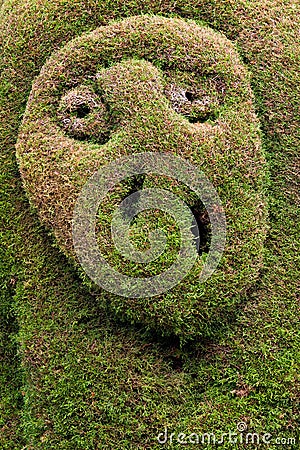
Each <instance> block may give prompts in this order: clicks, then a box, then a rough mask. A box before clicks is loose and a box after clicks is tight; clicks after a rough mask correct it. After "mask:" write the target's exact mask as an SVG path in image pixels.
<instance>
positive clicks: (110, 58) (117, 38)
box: [17, 16, 266, 337]
mask: <svg viewBox="0 0 300 450" xmlns="http://www.w3.org/2000/svg"><path fill="white" fill-rule="evenodd" d="M141 152H165V153H170V154H174V155H177V156H180V157H182V158H185V159H186V160H187V161H189V162H191V163H193V164H194V165H197V166H198V167H199V168H200V169H201V171H202V172H204V173H205V175H206V176H207V178H208V179H209V180H210V181H211V183H212V184H213V185H214V187H215V188H216V190H217V192H218V194H219V197H220V198H221V200H222V203H223V206H224V210H225V213H226V220H227V227H228V228H227V246H226V249H225V252H224V255H223V259H222V263H221V264H220V266H219V268H218V270H216V271H215V272H214V274H213V276H212V277H211V278H210V279H209V280H207V281H206V282H205V283H201V282H199V274H200V273H201V269H202V267H203V262H204V260H205V256H206V254H207V251H208V248H209V239H210V224H209V220H208V217H207V214H206V211H205V208H204V207H203V205H202V204H201V202H199V200H198V199H197V198H195V196H194V195H193V193H191V192H189V190H188V189H187V188H186V187H185V186H184V185H182V184H181V183H179V182H178V181H177V180H174V179H173V178H172V179H170V178H169V177H158V176H157V175H155V174H152V175H147V176H140V177H135V178H131V179H128V180H127V181H125V182H122V183H120V184H119V185H118V186H116V188H115V190H114V191H113V192H111V195H109V196H107V198H106V199H105V200H104V202H103V203H102V205H101V207H100V208H99V214H98V224H97V237H98V242H99V246H100V249H101V251H102V253H103V254H104V255H105V256H106V258H107V259H108V260H109V261H110V263H111V264H112V265H114V267H115V268H116V269H117V270H119V271H120V272H122V273H125V274H128V275H130V276H132V277H135V276H141V275H143V276H151V275H155V274H157V273H158V272H159V271H161V270H164V269H165V268H166V267H169V266H170V265H171V264H172V262H173V261H174V260H175V258H176V254H177V252H178V246H179V233H178V228H177V227H176V223H174V221H172V218H170V217H168V215H167V214H165V213H162V212H160V211H156V210H155V211H153V212H152V214H149V212H148V213H147V214H145V213H142V214H140V215H138V216H137V218H136V220H135V221H134V222H133V224H132V236H131V237H132V240H133V242H134V243H135V245H136V246H137V248H139V249H141V250H147V248H148V247H149V241H148V240H147V236H148V233H149V231H151V230H153V229H155V228H156V227H161V228H163V229H164V230H165V231H167V235H168V240H167V246H166V252H165V253H164V254H163V255H161V256H160V257H159V258H158V259H156V260H155V261H154V262H150V263H149V264H145V265H141V264H138V263H136V262H129V263H128V261H125V260H124V258H123V257H122V256H121V255H120V254H119V253H118V251H117V250H116V249H115V248H114V245H113V241H112V239H111V236H110V222H111V214H112V213H113V211H114V209H115V208H116V205H117V204H118V203H120V201H122V200H123V199H124V198H125V197H126V196H127V195H128V194H131V193H132V192H134V191H136V190H138V189H141V188H152V187H158V186H159V187H161V188H164V189H169V190H171V191H172V192H173V193H175V194H176V195H177V196H179V197H180V198H181V199H183V200H184V201H185V202H186V203H187V204H188V205H189V206H190V208H191V209H192V211H194V212H195V216H196V218H197V221H198V225H199V227H200V231H201V233H202V236H201V237H202V238H203V239H202V242H201V243H200V248H199V256H198V261H197V262H196V264H195V267H194V270H193V271H192V272H191V273H190V274H189V275H188V276H187V277H186V278H185V280H184V282H181V283H180V284H178V286H176V287H175V288H173V289H172V290H170V291H168V292H167V293H165V294H163V295H161V296H157V297H155V298H151V299H150V298H146V299H130V298H125V299H124V298H120V297H118V296H115V295H110V294H107V295H106V298H109V305H110V307H111V308H112V309H113V310H114V311H115V312H117V313H118V314H119V315H120V316H121V317H126V318H127V319H129V320H131V321H133V322H142V323H146V324H147V325H149V326H150V327H156V328H158V329H160V330H162V331H163V332H164V333H166V334H169V333H176V334H178V335H180V336H183V337H187V336H194V335H196V334H201V333H202V332H203V330H204V328H205V323H206V322H207V321H208V320H211V319H212V318H213V319H214V320H217V317H218V314H222V310H223V311H224V309H225V308H227V307H229V306H230V307H232V306H233V305H235V304H237V303H238V301H239V300H240V299H241V296H242V295H243V294H244V293H245V291H246V290H247V289H248V288H249V287H250V285H251V284H252V283H253V282H254V281H255V279H256V277H257V274H258V271H259V268H260V264H261V255H262V249H263V241H264V237H265V231H266V219H265V205H264V200H263V196H262V190H263V180H264V177H263V174H264V157H263V154H262V150H261V145H260V138H259V127H258V122H257V120H256V116H255V113H254V108H253V104H252V93H251V89H250V85H249V80H248V77H247V74H246V72H245V70H244V67H243V66H242V64H241V62H240V60H239V57H238V55H237V53H236V51H235V49H234V47H233V46H232V44H231V43H230V41H228V40H227V39H226V38H225V37H223V36H221V35H219V34H217V33H216V32H214V31H212V30H211V29H209V28H207V27H200V26H198V25H196V24H195V23H194V22H185V21H182V20H179V19H165V18H162V17H145V16H144V17H133V18H130V19H126V20H124V21H122V22H118V23H113V24H111V25H109V26H107V27H101V28H98V29H97V30H95V31H94V32H92V33H90V34H86V35H83V36H82V37H80V38H78V39H75V40H73V41H71V42H70V43H69V44H68V45H67V46H65V47H64V48H63V49H62V50H61V51H59V52H57V53H55V54H54V55H53V56H52V57H51V58H50V60H49V61H48V62H47V63H46V65H45V66H44V67H43V69H42V71H41V74H40V76H39V77H38V78H37V79H36V81H35V83H34V85H33V88H32V92H31V95H30V98H29V101H28V105H27V110H26V113H25V116H24V120H23V125H22V128H21V131H20V135H19V141H18V145H17V155H18V159H19V164H20V168H21V173H22V176H23V179H24V185H25V189H26V191H27V192H28V195H29V197H30V199H31V201H32V204H33V205H35V206H36V208H37V209H38V212H39V215H40V218H41V220H42V222H43V223H45V224H46V225H47V226H49V227H50V228H51V229H52V230H53V231H54V234H55V236H56V239H57V242H58V244H59V246H60V248H61V249H62V250H63V251H64V252H65V253H66V254H67V255H68V256H69V257H71V258H72V259H73V258H74V256H75V254H74V249H73V242H72V225H71V222H72V215H73V211H74V207H75V203H76V200H77V198H78V196H79V193H80V191H81V189H82V188H83V186H84V184H85V183H86V182H87V180H88V179H89V178H90V177H91V175H93V173H94V172H95V171H96V170H97V169H99V168H100V167H102V166H104V165H105V164H107V163H109V162H112V161H114V160H116V159H118V158H119V157H120V156H123V155H131V154H134V153H141ZM103 297H104V296H103V293H99V299H100V298H102V299H103Z"/></svg>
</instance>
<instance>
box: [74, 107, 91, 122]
mask: <svg viewBox="0 0 300 450" xmlns="http://www.w3.org/2000/svg"><path fill="white" fill-rule="evenodd" d="M90 112H91V109H90V107H89V106H88V105H79V106H77V108H76V116H77V117H78V119H83V118H84V117H86V116H87V115H88V114H89V113H90Z"/></svg>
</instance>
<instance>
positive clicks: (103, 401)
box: [0, 0, 300, 449]
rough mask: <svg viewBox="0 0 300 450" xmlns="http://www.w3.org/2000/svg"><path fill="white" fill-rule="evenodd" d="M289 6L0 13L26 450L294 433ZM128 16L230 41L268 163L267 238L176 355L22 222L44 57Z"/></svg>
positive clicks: (7, 439) (9, 275) (293, 100)
mask: <svg viewBox="0 0 300 450" xmlns="http://www.w3.org/2000/svg"><path fill="white" fill-rule="evenodd" d="M298 9H299V8H298V6H297V5H295V3H294V2H290V1H281V0H280V1H279V0H278V1H273V2H268V3H267V2H257V1H254V2H240V1H232V2H228V1H218V2H214V1H201V2H197V3H194V2H192V1H191V2H186V1H185V2H176V5H175V4H174V3H171V2H163V4H157V3H156V4H153V2H152V1H148V2H127V3H126V5H124V2H114V5H110V4H109V2H105V1H104V2H101V3H99V2H97V1H95V2H94V1H92V2H83V1H76V2H72V3H70V2H62V1H55V2H53V1H52V2H48V1H42V2H41V1H39V2H35V1H31V2H19V1H18V2H16V1H5V2H3V5H2V10H1V19H0V20H1V34H0V36H1V39H2V40H3V42H4V43H5V45H4V46H2V49H3V54H2V60H1V65H2V67H3V69H5V70H1V93H3V95H2V94H1V108H0V111H1V112H0V114H1V120H0V126H1V161H0V162H1V174H2V175H1V218H3V224H4V226H1V233H2V234H1V236H2V239H3V244H4V245H3V246H1V249H0V250H1V258H0V260H1V273H0V275H1V284H2V286H3V289H2V290H1V293H2V294H3V295H2V300H1V310H2V312H3V314H4V316H5V317H6V323H7V326H3V332H4V333H5V334H6V336H8V335H9V333H11V332H12V329H11V325H10V324H11V315H12V312H11V309H10V303H11V300H12V297H13V291H14V288H15V285H16V286H17V295H16V297H15V299H14V302H15V305H14V310H15V313H16V315H17V318H18V325H19V333H18V340H19V343H20V349H19V353H20V355H21V358H22V367H23V368H24V369H25V374H26V379H25V386H24V388H23V391H24V394H25V405H24V408H23V410H22V411H23V412H22V414H23V418H22V422H23V433H24V437H25V440H26V442H27V447H28V448H35V449H37V448H43V449H47V448H49V449H50V448H62V449H67V448H70V449H74V448H80V449H81V448H93V449H94V448H146V447H147V446H148V447H149V448H160V447H159V446H158V445H157V442H156V436H157V433H158V432H160V431H163V429H164V426H168V428H169V430H170V431H173V432H180V431H182V432H187V433H189V432H192V431H194V432H198V433H203V432H205V431H207V432H212V431H217V430H222V431H224V432H228V430H230V429H231V430H235V429H236V423H237V422H239V421H246V422H247V423H248V429H251V430H255V431H258V432H260V431H261V432H270V433H272V434H273V437H274V436H286V437H293V436H294V437H296V432H297V424H298V419H299V415H298V406H297V398H298V392H299V378H298V377H299V375H298V374H299V370H298V367H299V352H298V349H299V314H298V309H297V308H298V304H297V299H296V290H297V280H298V279H299V264H298V263H299V259H298V253H297V248H298V246H299V234H300V233H299V225H298V224H299V221H298V219H297V215H298V206H299V202H298V197H297V186H298V181H297V167H298V141H299V111H298V106H297V105H298V98H299V83H298V80H299V47H298V44H297V42H295V32H294V30H295V29H297V27H298V25H299V23H298V22H299V19H298V17H299V11H298ZM140 13H154V14H157V13H159V14H162V15H176V14H177V15H182V16H183V17H189V18H194V19H195V20H199V19H201V20H202V21H203V20H205V21H206V22H207V23H208V24H209V25H210V26H212V27H213V28H215V29H218V30H220V31H222V32H224V33H225V35H226V36H227V37H229V38H231V39H234V40H236V42H237V44H238V46H239V50H240V53H241V55H242V57H243V59H244V61H245V62H246V63H247V66H248V69H249V70H250V72H251V74H252V76H251V84H252V89H253V91H254V94H255V105H256V110H257V113H258V116H259V120H260V122H261V124H262V129H263V145H264V148H265V150H266V154H267V159H268V163H269V167H270V185H269V188H268V190H269V209H270V231H269V236H268V239H267V245H266V249H265V262H264V267H263V272H262V275H261V278H260V280H259V281H258V282H257V283H256V285H255V288H253V289H252V291H251V293H249V294H248V297H247V302H246V303H245V304H244V305H241V306H240V307H239V308H238V309H237V310H236V311H235V313H234V312H231V313H230V314H228V316H227V319H228V321H227V326H224V327H223V328H219V327H218V324H216V326H215V327H210V336H211V337H210V339H209V340H202V341H200V342H194V344H193V345H192V346H191V348H190V349H189V348H182V349H180V348H179V347H178V345H177V343H176V341H174V340H169V341H168V340H166V341H164V342H159V341H157V339H155V338H154V337H153V336H152V338H151V337H150V336H149V335H148V336H147V335H145V334H143V332H142V331H141V330H139V329H130V328H129V327H128V325H126V326H121V325H120V324H118V323H115V322H114V321H113V320H112V319H111V317H110V315H107V314H104V312H103V311H102V310H101V308H100V307H99V304H98V303H97V302H95V300H94V296H93V292H91V293H90V294H87V293H86V291H85V290H84V289H83V287H82V286H81V283H80V282H78V280H77V277H76V275H75V274H74V271H73V268H72V267H70V266H69V265H68V264H67V263H66V260H65V259H64V257H62V256H60V253H59V251H57V250H56V249H55V248H53V247H52V244H51V242H52V241H51V237H49V236H48V235H47V234H45V232H44V231H43V229H42V228H41V227H40V225H39V222H38V220H37V219H36V217H35V215H31V214H30V212H29V208H28V205H27V203H26V201H25V200H24V193H23V191H22V189H21V183H20V179H19V177H18V175H17V170H16V165H15V162H14V151H15V150H14V143H15V142H16V139H17V133H18V127H19V124H20V119H21V115H22V112H23V111H24V108H25V105H26V102H27V98H28V94H29V92H30V89H31V82H32V80H33V78H34V77H35V76H36V75H38V73H39V71H40V69H41V67H42V66H43V64H44V63H45V59H46V58H47V57H49V56H50V54H51V53H52V52H53V50H55V49H57V48H58V47H60V46H61V45H63V44H64V43H66V42H68V41H69V40H70V39H72V38H73V37H75V36H77V35H79V34H81V32H82V31H87V30H92V29H94V28H96V27H98V26H100V25H106V24H107V22H108V20H110V19H113V18H121V17H124V16H130V15H135V14H140ZM25 55H26V57H25ZM149 182H150V180H149ZM13 279H14V280H15V282H16V283H15V282H13V284H10V280H13ZM14 283H15V284H14ZM2 323H3V324H5V321H4V320H3V322H2ZM13 333H14V331H13ZM2 342H3V343H4V345H3V350H4V351H3V353H4V355H5V358H6V361H7V362H8V361H10V359H11V358H12V356H11V355H12V353H11V352H10V350H9V348H8V347H6V342H7V340H6V338H5V339H4V340H3V341H2ZM15 361H16V363H17V360H15ZM2 367H3V369H4V370H3V374H4V375H3V377H2V379H1V381H2V380H5V381H4V383H1V398H2V399H3V405H4V408H3V409H2V410H1V415H2V417H3V418H4V419H2V420H3V421H2V422H1V423H2V424H3V426H5V428H3V426H2V427H1V439H2V441H1V446H2V447H3V448H9V449H11V448H20V446H21V445H23V444H22V443H21V441H22V440H23V438H22V436H21V434H20V432H21V430H20V428H18V425H17V414H18V408H19V407H20V404H19V403H18V401H16V399H18V398H19V395H18V392H20V390H21V389H20V387H19V386H20V383H21V381H22V380H20V378H19V379H18V381H17V383H15V382H14V383H12V384H11V385H10V384H9V383H8V382H7V381H6V380H9V376H10V372H11V371H12V370H15V365H13V366H12V365H10V364H7V363H5V364H4V365H2ZM5 369H6V370H5ZM9 405H10V408H11V409H10V408H9ZM4 409H5V411H4ZM12 424H13V426H9V425H12ZM274 446H275V444H274V445H273V444H272V445H271V446H270V448H271V447H274ZM177 447H178V448H179V447H181V446H180V445H179V444H174V448H177ZM224 448H233V444H225V445H224Z"/></svg>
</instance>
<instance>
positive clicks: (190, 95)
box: [185, 91, 195, 102]
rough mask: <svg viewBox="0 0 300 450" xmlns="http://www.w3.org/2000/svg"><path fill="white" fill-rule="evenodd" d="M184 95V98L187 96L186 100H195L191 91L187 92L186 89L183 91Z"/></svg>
mask: <svg viewBox="0 0 300 450" xmlns="http://www.w3.org/2000/svg"><path fill="white" fill-rule="evenodd" d="M185 96H186V98H187V100H188V101H189V102H192V101H194V100H195V96H194V94H192V93H191V92H189V91H187V92H186V93H185Z"/></svg>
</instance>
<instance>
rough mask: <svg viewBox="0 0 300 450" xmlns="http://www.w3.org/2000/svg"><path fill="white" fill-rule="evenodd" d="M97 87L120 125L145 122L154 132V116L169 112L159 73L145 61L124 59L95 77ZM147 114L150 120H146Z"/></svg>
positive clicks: (166, 114) (159, 117)
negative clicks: (141, 120) (137, 121)
mask: <svg viewBox="0 0 300 450" xmlns="http://www.w3.org/2000/svg"><path fill="white" fill-rule="evenodd" d="M97 80H98V87H99V90H100V92H101V94H102V97H103V99H104V101H105V103H106V104H108V105H109V108H110V112H111V114H112V115H113V116H114V118H115V119H117V120H118V121H119V122H122V125H124V124H126V123H127V124H129V123H130V122H135V121H136V120H137V119H139V120H140V119H143V117H144V119H145V121H147V123H148V124H149V125H150V126H151V123H152V125H153V127H152V128H153V131H154V130H155V123H156V122H157V121H156V120H155V117H156V118H157V119H161V117H165V118H167V116H168V115H170V114H171V113H172V110H171V108H170V106H169V103H168V101H167V99H166V97H165V95H164V83H163V77H162V74H161V73H160V71H159V70H158V69H157V68H156V67H155V66H154V65H153V64H151V63H150V62H148V61H145V60H134V59H132V60H125V61H123V62H120V63H118V64H115V65H114V66H112V67H110V68H108V69H104V70H102V71H101V72H100V73H98V74H97ZM149 112H150V114H151V118H152V120H150V121H149Z"/></svg>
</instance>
